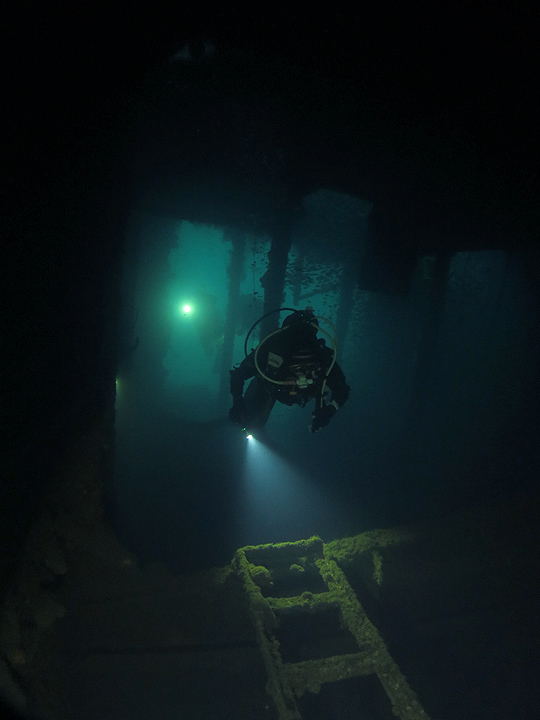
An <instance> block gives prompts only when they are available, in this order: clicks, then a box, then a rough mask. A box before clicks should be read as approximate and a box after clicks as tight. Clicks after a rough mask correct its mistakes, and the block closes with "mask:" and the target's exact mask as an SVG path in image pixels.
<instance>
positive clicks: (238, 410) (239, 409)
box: [229, 395, 244, 425]
mask: <svg viewBox="0 0 540 720" xmlns="http://www.w3.org/2000/svg"><path fill="white" fill-rule="evenodd" d="M229 420H230V421H231V422H233V423H234V424H235V425H243V424H244V398H243V397H242V395H236V396H235V397H233V406H232V408H231V409H230V410H229Z"/></svg>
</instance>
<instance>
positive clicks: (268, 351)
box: [229, 307, 350, 433]
mask: <svg viewBox="0 0 540 720" xmlns="http://www.w3.org/2000/svg"><path fill="white" fill-rule="evenodd" d="M282 310H292V308H280V309H279V310H274V311H272V312H281V311H282ZM270 314H271V313H267V314H266V315H264V316H263V317H262V318H260V320H258V321H257V323H255V325H257V324H258V323H259V322H260V321H261V320H263V319H264V318H265V317H267V316H268V315H270ZM318 320H325V322H327V323H329V321H328V320H326V319H325V318H320V317H317V316H315V315H314V314H313V308H311V307H307V308H306V309H305V310H293V312H292V315H289V316H288V317H286V318H285V319H284V320H283V323H282V326H281V328H279V329H278V330H275V331H274V332H272V333H270V334H269V335H267V336H266V337H265V338H264V339H263V340H262V341H261V342H260V343H259V345H258V346H257V348H256V349H254V350H252V351H251V352H250V353H249V355H248V354H247V342H248V338H249V335H250V333H251V331H252V330H253V329H254V327H255V325H253V326H252V328H251V330H250V331H249V333H248V335H247V337H246V342H245V345H244V350H245V353H246V357H245V358H244V360H243V361H242V362H241V363H240V364H239V365H238V366H237V367H235V368H234V369H233V370H231V371H230V374H231V381H230V390H231V395H232V397H233V406H232V408H231V409H230V411H229V418H230V420H231V421H232V422H233V423H234V424H236V425H240V426H241V427H245V428H246V429H248V430H256V429H258V428H262V427H263V426H264V425H265V424H266V422H267V420H268V418H269V417H270V413H271V412H272V408H273V407H274V404H275V402H276V400H277V401H278V402H281V403H283V404H285V405H300V406H301V407H305V406H306V405H307V403H308V402H309V401H310V400H312V399H315V408H314V410H313V413H312V419H311V425H310V431H311V432H312V433H315V432H318V431H319V430H320V429H321V428H323V427H326V426H327V425H328V423H329V422H330V420H331V419H332V418H333V417H334V415H335V414H336V412H337V411H338V409H339V408H340V407H342V406H343V405H344V404H345V402H346V401H347V398H348V397H349V392H350V388H349V386H348V385H347V382H346V379H345V375H344V374H343V371H342V370H341V368H340V367H339V365H338V364H337V362H336V350H337V348H336V342H335V340H334V338H333V337H332V336H331V335H330V333H328V332H326V331H325V330H324V329H322V328H320V327H319V323H318ZM329 324H330V323H329ZM319 331H320V332H322V333H324V334H325V335H326V336H327V337H328V338H329V339H330V341H331V344H332V348H330V347H328V346H327V345H326V342H325V340H324V339H323V338H318V337H317V333H318V332H319ZM249 378H253V380H252V381H251V383H250V384H249V385H248V388H247V390H246V393H245V396H243V395H242V393H243V389H244V382H245V381H246V380H249ZM328 389H329V390H331V392H332V396H331V400H330V402H327V397H326V396H327V392H328Z"/></svg>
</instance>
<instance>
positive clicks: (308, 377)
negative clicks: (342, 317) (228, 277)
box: [244, 306, 337, 408]
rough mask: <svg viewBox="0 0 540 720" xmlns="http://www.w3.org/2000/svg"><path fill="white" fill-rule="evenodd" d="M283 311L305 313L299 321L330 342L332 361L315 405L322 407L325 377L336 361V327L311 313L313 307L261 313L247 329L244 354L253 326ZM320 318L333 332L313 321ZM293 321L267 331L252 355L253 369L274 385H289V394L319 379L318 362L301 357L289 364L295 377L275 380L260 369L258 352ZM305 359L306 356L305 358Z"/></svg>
mask: <svg viewBox="0 0 540 720" xmlns="http://www.w3.org/2000/svg"><path fill="white" fill-rule="evenodd" d="M283 311H289V312H293V313H298V314H299V315H301V314H304V313H305V315H306V319H305V320H299V322H302V323H307V324H309V325H310V326H311V327H312V328H314V329H315V331H316V332H322V333H323V334H324V335H326V337H327V338H328V339H329V340H330V343H331V345H332V353H333V356H332V361H331V362H330V364H329V366H328V369H327V370H326V372H325V374H324V377H323V380H322V383H321V391H320V393H319V396H318V397H317V398H316V405H317V408H320V407H322V405H323V403H324V397H325V396H326V393H327V392H328V390H327V386H326V385H327V379H328V376H329V375H330V373H331V372H332V368H333V367H334V365H335V363H336V358H337V339H336V335H337V333H336V329H335V327H334V325H333V324H332V323H331V322H330V320H328V319H327V318H325V317H322V316H321V315H314V314H313V308H312V307H310V306H308V307H306V309H305V311H302V310H295V309H294V308H286V307H285V308H278V309H277V310H271V311H270V312H267V313H266V314H265V315H263V316H262V317H261V318H259V319H258V320H257V322H256V323H254V324H253V325H252V326H251V328H250V329H249V332H248V334H247V335H246V340H245V343H244V354H245V356H246V357H247V355H248V352H247V344H248V340H249V336H250V335H251V333H252V331H253V330H254V329H255V327H256V326H257V325H258V324H259V323H260V322H261V321H262V320H264V319H265V318H267V317H268V316H269V315H272V314H273V313H279V312H283ZM318 320H322V321H323V322H325V323H327V324H328V325H329V326H330V328H331V331H332V333H333V334H330V333H329V332H327V331H326V330H323V328H321V327H320V326H319V324H318V323H317V322H315V321H318ZM294 324H295V323H291V324H289V325H285V326H284V327H281V328H278V329H277V330H274V331H273V332H271V333H269V334H268V335H267V336H266V337H265V338H263V339H262V340H261V341H260V342H259V344H258V345H257V347H256V348H255V352H254V355H253V361H254V364H255V369H256V370H257V373H258V374H259V375H260V376H261V377H262V378H263V379H264V380H266V381H267V382H269V383H272V384H274V385H281V386H287V385H288V386H290V393H289V394H290V395H296V394H297V392H298V390H306V389H307V388H308V387H309V386H310V385H312V384H313V383H314V382H315V381H316V380H319V378H318V377H317V374H316V370H317V369H319V365H318V363H316V364H315V363H309V362H304V363H303V362H301V359H300V358H299V360H300V362H298V363H294V364H292V365H290V366H289V368H290V370H291V371H292V372H293V374H294V375H295V377H290V378H288V379H287V380H275V379H274V378H271V377H269V376H268V375H267V374H266V373H264V372H263V371H262V370H261V367H260V365H259V352H260V350H261V348H262V346H263V345H264V344H265V343H266V342H268V340H270V338H273V337H274V336H276V335H278V334H280V333H282V332H286V331H289V330H290V329H291V328H292V327H294ZM269 355H272V353H269ZM306 360H307V358H306ZM268 364H269V365H272V364H273V363H272V360H271V358H269V363H268ZM309 399H311V398H307V399H306V400H305V401H304V403H303V404H305V403H306V402H307V400H309Z"/></svg>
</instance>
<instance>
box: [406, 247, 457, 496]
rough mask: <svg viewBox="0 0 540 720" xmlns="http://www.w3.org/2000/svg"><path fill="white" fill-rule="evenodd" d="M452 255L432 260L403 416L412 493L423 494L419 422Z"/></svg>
mask: <svg viewBox="0 0 540 720" xmlns="http://www.w3.org/2000/svg"><path fill="white" fill-rule="evenodd" d="M452 256H453V253H452V252H449V251H448V252H444V253H438V254H437V255H436V257H435V264H434V267H433V275H432V279H431V287H430V291H429V297H428V303H427V313H426V318H425V323H424V328H423V331H422V337H421V339H420V346H419V348H418V356H417V360H416V368H415V373H414V377H413V380H412V387H411V396H410V400H409V408H408V412H407V414H406V429H405V437H404V447H405V451H404V452H405V457H404V463H405V467H404V478H405V489H406V490H407V491H409V492H411V493H414V494H416V493H422V490H425V489H427V488H425V487H424V485H423V483H424V482H425V480H424V481H423V480H422V477H421V473H418V472H417V467H418V466H419V465H420V464H421V463H422V457H421V446H422V443H421V437H422V433H423V431H424V428H423V427H422V419H423V415H424V407H425V402H426V398H427V396H428V393H429V384H430V380H431V376H432V373H433V367H434V365H435V358H436V354H437V346H438V340H439V333H440V329H441V324H442V319H443V314H444V301H445V297H446V286H447V282H448V272H449V270H450V263H451V261H452Z"/></svg>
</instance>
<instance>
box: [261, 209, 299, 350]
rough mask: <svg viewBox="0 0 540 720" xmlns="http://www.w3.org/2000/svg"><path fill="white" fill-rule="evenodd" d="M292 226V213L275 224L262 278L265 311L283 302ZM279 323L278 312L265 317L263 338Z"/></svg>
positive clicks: (262, 325)
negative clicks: (266, 264)
mask: <svg viewBox="0 0 540 720" xmlns="http://www.w3.org/2000/svg"><path fill="white" fill-rule="evenodd" d="M291 228H292V213H290V214H286V215H283V216H282V217H281V218H279V220H278V221H277V222H276V223H275V225H274V229H273V232H272V240H271V243H270V250H269V252H268V267H267V269H266V272H265V273H264V275H263V276H262V278H261V285H262V287H263V288H264V312H265V313H267V312H270V311H271V310H276V309H277V308H279V307H281V306H282V304H283V299H284V287H285V273H286V271H287V262H288V259H289V251H290V249H291ZM278 324H279V315H278V314H277V313H275V314H273V315H270V317H267V318H265V319H264V320H263V321H262V323H261V338H264V337H266V335H268V333H271V332H272V331H273V330H275V329H276V328H277V327H278Z"/></svg>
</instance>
